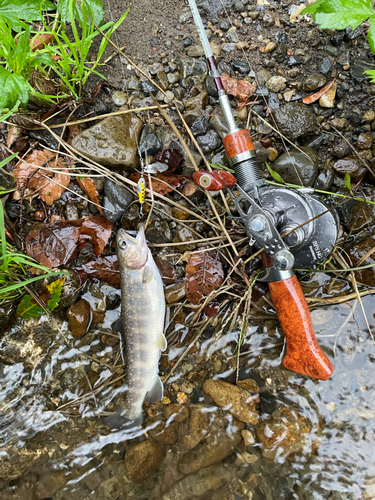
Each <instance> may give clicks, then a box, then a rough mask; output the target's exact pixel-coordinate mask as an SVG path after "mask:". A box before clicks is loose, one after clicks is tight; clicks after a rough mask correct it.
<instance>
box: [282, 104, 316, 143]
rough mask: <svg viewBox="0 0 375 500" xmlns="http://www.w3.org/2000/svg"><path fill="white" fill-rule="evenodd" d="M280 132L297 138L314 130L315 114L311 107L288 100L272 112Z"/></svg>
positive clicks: (289, 137)
mask: <svg viewBox="0 0 375 500" xmlns="http://www.w3.org/2000/svg"><path fill="white" fill-rule="evenodd" d="M274 118H275V121H276V124H277V126H278V127H279V129H280V132H281V133H282V134H284V135H286V137H287V138H288V139H297V138H298V137H303V136H305V135H309V134H312V133H314V132H315V130H316V127H317V124H316V116H315V114H314V112H313V111H312V109H311V108H309V107H308V106H307V105H305V104H302V103H300V102H289V103H288V104H285V105H284V106H281V107H280V108H279V109H277V110H276V111H275V112H274Z"/></svg>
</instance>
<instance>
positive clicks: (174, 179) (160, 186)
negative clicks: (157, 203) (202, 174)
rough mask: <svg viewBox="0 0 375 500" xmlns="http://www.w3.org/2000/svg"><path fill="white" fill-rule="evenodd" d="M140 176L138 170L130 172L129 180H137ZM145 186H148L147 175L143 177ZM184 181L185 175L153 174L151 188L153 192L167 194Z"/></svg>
mask: <svg viewBox="0 0 375 500" xmlns="http://www.w3.org/2000/svg"><path fill="white" fill-rule="evenodd" d="M140 177H141V174H140V173H139V172H136V173H135V174H132V175H131V176H130V180H132V181H133V182H138V181H139V179H140ZM145 180H146V187H147V188H149V182H148V176H146V177H145ZM185 181H186V179H185V177H184V176H182V175H176V174H160V173H158V174H155V175H153V176H152V177H151V184H152V189H153V191H154V192H155V193H159V194H163V195H164V194H168V193H171V192H172V191H173V189H176V188H178V187H180V186H182V184H183V183H184V182H185Z"/></svg>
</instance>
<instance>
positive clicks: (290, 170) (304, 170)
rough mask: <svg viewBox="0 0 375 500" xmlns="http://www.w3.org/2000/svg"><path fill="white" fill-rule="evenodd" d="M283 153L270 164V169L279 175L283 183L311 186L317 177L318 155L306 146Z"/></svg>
mask: <svg viewBox="0 0 375 500" xmlns="http://www.w3.org/2000/svg"><path fill="white" fill-rule="evenodd" d="M300 149H301V150H302V151H303V153H305V154H306V155H307V156H308V157H309V158H307V157H306V156H305V154H303V153H301V151H299V150H298V149H294V148H293V149H291V150H290V151H288V152H287V153H283V154H282V155H281V156H279V158H277V160H276V161H275V162H274V163H273V164H272V169H273V170H275V171H276V172H277V173H278V174H280V175H281V177H282V179H283V180H284V181H285V182H288V183H291V184H298V185H301V184H302V185H303V186H312V185H313V184H314V182H315V179H316V178H317V176H318V155H317V153H316V152H315V151H314V150H313V149H312V148H309V147H308V146H301V147H300Z"/></svg>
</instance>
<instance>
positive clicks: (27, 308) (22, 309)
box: [17, 295, 45, 319]
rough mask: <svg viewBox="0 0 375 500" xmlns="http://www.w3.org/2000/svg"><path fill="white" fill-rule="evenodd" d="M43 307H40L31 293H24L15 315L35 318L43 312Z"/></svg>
mask: <svg viewBox="0 0 375 500" xmlns="http://www.w3.org/2000/svg"><path fill="white" fill-rule="evenodd" d="M44 312H45V311H44V309H43V308H42V307H40V306H39V305H38V304H37V303H36V302H35V299H34V298H33V297H32V296H31V295H24V297H23V298H22V300H21V302H20V303H19V304H18V308H17V315H18V316H21V318H25V319H28V318H37V317H38V316H41V315H42V314H44Z"/></svg>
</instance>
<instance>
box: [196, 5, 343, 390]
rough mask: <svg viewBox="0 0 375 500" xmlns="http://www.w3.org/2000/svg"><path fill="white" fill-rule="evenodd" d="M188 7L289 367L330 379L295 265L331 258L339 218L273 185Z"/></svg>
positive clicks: (218, 181)
mask: <svg viewBox="0 0 375 500" xmlns="http://www.w3.org/2000/svg"><path fill="white" fill-rule="evenodd" d="M188 2H189V5H190V9H191V11H192V14H193V18H194V22H195V24H196V26H197V29H198V33H199V37H200V40H201V43H202V46H203V49H204V52H205V55H206V59H207V63H208V67H209V74H210V76H211V77H212V78H213V79H214V81H215V85H216V88H217V91H218V94H219V102H220V106H221V109H222V112H223V115H224V119H225V121H226V124H227V128H228V133H227V135H226V136H225V137H224V138H223V144H224V148H225V152H226V154H227V157H228V161H229V164H230V166H231V167H232V168H233V169H234V172H235V179H234V182H236V186H235V188H236V190H237V191H238V192H239V194H238V195H235V194H234V193H233V192H232V190H231V189H229V190H228V191H229V193H230V196H231V198H232V200H233V202H234V204H235V206H236V209H237V211H238V213H239V216H240V217H239V220H240V221H241V222H242V224H243V225H244V227H245V230H246V233H247V235H248V236H249V238H250V245H255V246H256V247H257V248H259V249H260V248H262V249H264V250H263V252H262V254H261V257H262V263H263V267H264V271H263V273H262V274H261V275H260V277H258V279H259V280H260V281H264V282H267V283H268V286H269V289H270V293H271V297H272V301H273V304H274V307H275V310H276V313H277V316H278V318H279V321H280V325H281V328H282V330H283V332H284V336H285V341H286V354H285V356H284V359H283V365H284V366H285V367H286V368H288V369H289V370H292V371H295V372H297V373H300V374H302V375H306V376H308V377H312V378H317V379H320V380H327V379H329V378H330V377H331V375H332V374H333V366H332V363H331V362H330V360H329V359H328V357H327V355H326V354H325V353H324V352H323V351H322V350H321V349H320V347H319V345H318V343H317V340H316V337H315V333H314V328H313V324H312V320H311V315H310V311H309V308H308V306H307V302H306V299H305V296H304V294H303V291H302V289H301V285H300V283H299V281H298V279H297V276H296V275H295V273H294V270H293V266H298V267H315V266H317V265H318V264H320V263H322V262H323V261H324V260H325V259H326V258H327V257H328V256H329V254H330V253H331V251H332V249H333V247H334V245H335V243H336V240H337V235H338V220H337V216H336V214H335V213H334V212H333V211H329V210H327V207H326V206H325V205H324V204H323V203H322V201H321V200H320V199H319V198H317V197H315V196H313V192H314V190H312V189H310V188H302V189H298V190H297V189H291V188H287V187H284V186H272V187H271V186H269V185H267V184H266V181H265V179H264V177H263V172H262V170H261V169H260V168H259V166H258V164H257V161H256V153H255V148H254V144H253V141H252V139H251V135H250V131H249V130H248V129H240V128H238V126H237V124H236V121H235V118H234V115H233V111H232V108H231V105H230V102H229V98H228V96H227V94H226V92H225V90H224V86H223V83H222V81H221V78H220V72H219V70H218V68H217V65H216V60H215V57H214V55H213V52H212V49H211V46H210V43H209V41H208V38H207V35H206V32H205V30H204V26H203V23H202V19H201V16H200V14H199V11H198V7H197V4H196V2H195V0H188ZM193 178H194V180H195V181H196V182H197V184H199V185H200V186H201V187H202V188H204V189H206V190H210V191H215V190H220V189H222V188H223V187H231V186H230V185H229V184H228V182H227V179H228V172H225V174H224V171H215V172H207V171H199V172H196V173H195V174H194V176H193ZM224 178H225V180H223V179H224ZM234 182H233V183H232V185H233V184H234Z"/></svg>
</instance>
